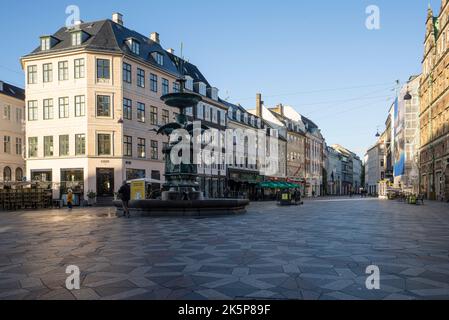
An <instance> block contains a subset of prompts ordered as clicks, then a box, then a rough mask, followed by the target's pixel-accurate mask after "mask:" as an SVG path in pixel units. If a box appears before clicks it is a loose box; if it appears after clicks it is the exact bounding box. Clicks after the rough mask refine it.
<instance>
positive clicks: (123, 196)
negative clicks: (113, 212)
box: [118, 181, 131, 218]
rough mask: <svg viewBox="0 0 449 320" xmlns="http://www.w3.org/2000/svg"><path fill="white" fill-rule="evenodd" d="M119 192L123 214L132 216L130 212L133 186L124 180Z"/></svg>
mask: <svg viewBox="0 0 449 320" xmlns="http://www.w3.org/2000/svg"><path fill="white" fill-rule="evenodd" d="M118 194H119V197H120V200H122V206H123V216H124V217H128V218H130V217H131V215H130V214H129V200H131V188H130V187H129V185H128V184H127V183H126V181H124V182H123V185H122V186H121V187H120V189H119V191H118Z"/></svg>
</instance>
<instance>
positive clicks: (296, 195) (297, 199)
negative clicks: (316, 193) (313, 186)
mask: <svg viewBox="0 0 449 320" xmlns="http://www.w3.org/2000/svg"><path fill="white" fill-rule="evenodd" d="M293 197H294V199H295V205H298V204H301V192H300V191H298V190H297V189H296V190H295V192H294V193H293Z"/></svg>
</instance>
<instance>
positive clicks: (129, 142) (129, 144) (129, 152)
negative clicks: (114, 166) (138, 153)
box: [123, 136, 133, 157]
mask: <svg viewBox="0 0 449 320" xmlns="http://www.w3.org/2000/svg"><path fill="white" fill-rule="evenodd" d="M123 155H124V156H125V157H132V156H133V137H130V136H124V137H123Z"/></svg>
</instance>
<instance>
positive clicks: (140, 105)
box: [137, 102, 145, 122]
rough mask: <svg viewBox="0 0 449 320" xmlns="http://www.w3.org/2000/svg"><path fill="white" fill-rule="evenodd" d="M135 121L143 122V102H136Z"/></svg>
mask: <svg viewBox="0 0 449 320" xmlns="http://www.w3.org/2000/svg"><path fill="white" fill-rule="evenodd" d="M137 121H139V122H145V104H143V103H140V102H138V103H137Z"/></svg>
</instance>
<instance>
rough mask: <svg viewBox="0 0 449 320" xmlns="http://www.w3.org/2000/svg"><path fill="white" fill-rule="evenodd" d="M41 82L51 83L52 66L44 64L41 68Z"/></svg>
mask: <svg viewBox="0 0 449 320" xmlns="http://www.w3.org/2000/svg"><path fill="white" fill-rule="evenodd" d="M42 72H43V81H44V82H52V81H53V64H51V63H46V64H44V65H43V66H42Z"/></svg>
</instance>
